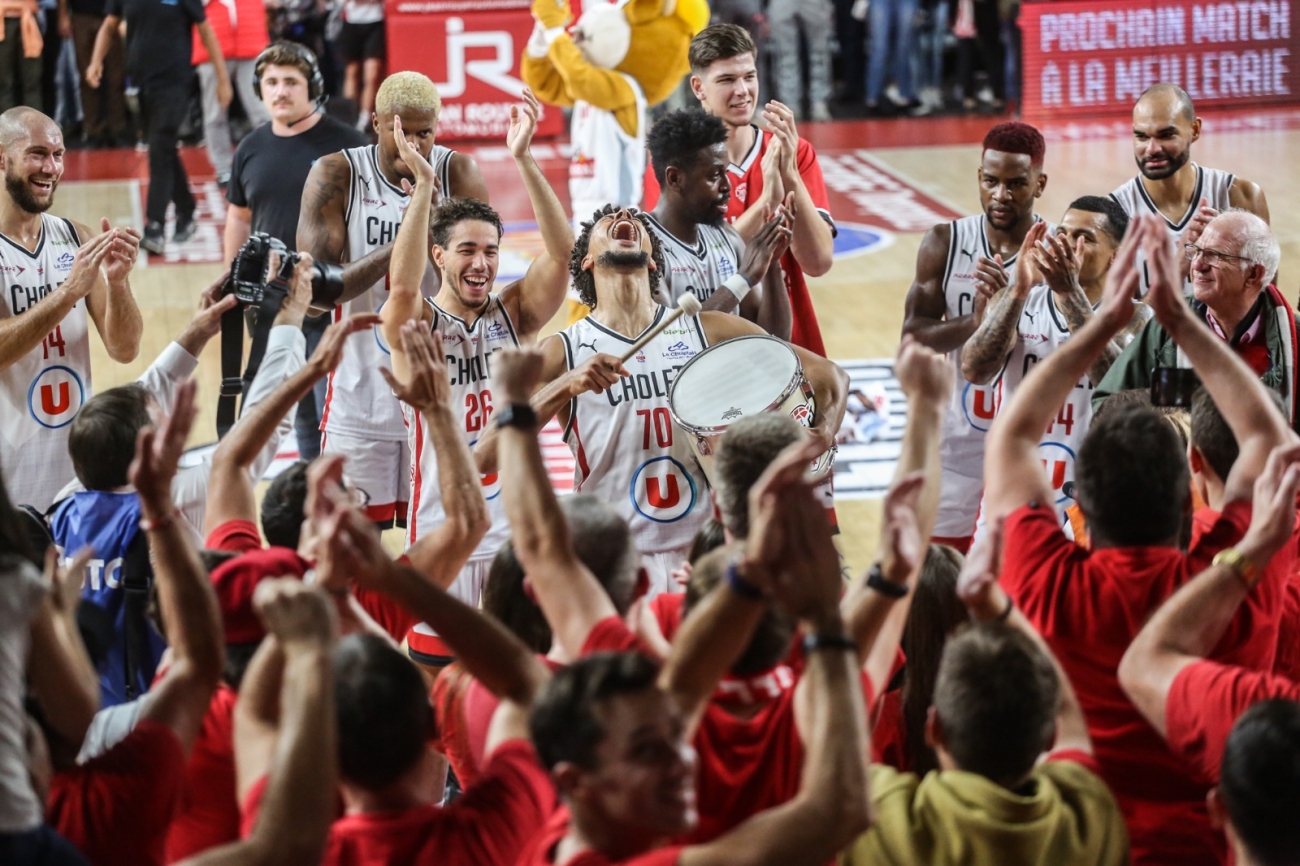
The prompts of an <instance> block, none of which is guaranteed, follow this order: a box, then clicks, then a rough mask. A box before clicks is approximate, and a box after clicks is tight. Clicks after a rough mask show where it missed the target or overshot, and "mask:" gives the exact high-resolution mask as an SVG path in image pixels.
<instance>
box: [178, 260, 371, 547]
mask: <svg viewBox="0 0 1300 866" xmlns="http://www.w3.org/2000/svg"><path fill="white" fill-rule="evenodd" d="M310 275H311V260H310V259H309V258H307V257H306V256H304V257H303V260H302V261H301V262H299V264H298V267H297V268H295V269H294V276H293V286H292V287H291V292H290V298H289V299H286V301H285V304H284V306H283V307H281V308H280V313H279V315H278V316H277V317H276V326H279V325H285V324H292V318H294V317H296V318H297V319H298V322H301V321H302V313H303V311H305V310H306V306H307V303H308V301H309V299H310V292H311V276H310ZM378 321H379V317H378V316H376V315H374V314H373V313H371V314H365V315H358V316H351V317H349V318H347V319H344V320H343V321H341V322H335V323H334V324H333V325H330V326H329V327H328V328H327V329H326V330H325V334H324V335H323V336H322V337H321V341H320V343H319V344H318V345H317V346H316V351H315V352H314V353H312V356H311V359H310V360H308V361H307V363H306V364H304V365H303V367H302V368H301V369H300V370H298V372H296V373H294V374H293V375H292V376H290V377H289V378H288V379H286V380H285V381H284V382H283V383H282V384H281V385H280V386H279V387H277V388H276V389H275V390H274V391H273V392H271V394H270V395H268V396H267V397H266V399H264V400H262V401H260V402H258V403H257V405H255V406H253V407H252V409H251V411H249V412H248V413H247V414H245V415H244V417H242V418H240V419H239V422H238V423H237V424H235V426H234V427H233V428H231V430H230V433H229V434H227V435H226V438H225V439H222V440H221V444H219V445H218V446H217V449H216V451H214V452H213V454H212V467H211V470H210V471H209V474H208V499H207V509H206V511H205V513H204V519H203V534H204V535H205V536H206V535H207V534H208V533H210V532H212V530H214V529H216V528H217V527H218V526H220V525H221V524H223V523H225V522H227V521H230V520H249V521H256V520H257V501H256V498H255V495H254V487H255V480H254V479H253V478H252V477H251V476H250V474H249V471H248V469H249V466H251V465H252V464H253V462H254V461H255V460H256V459H257V458H258V456H259V455H260V454H261V453H262V450H263V448H264V447H265V445H266V443H267V441H268V440H269V439H270V438H271V437H272V436H273V435H274V434H275V431H276V428H277V427H279V426H280V423H281V422H282V421H283V420H284V419H285V417H286V416H288V414H289V413H290V412H291V411H292V410H293V407H294V406H295V405H297V403H298V401H299V400H301V399H302V398H303V397H305V396H306V395H307V393H308V392H310V391H311V389H312V387H313V386H314V385H315V384H316V382H318V381H319V380H320V378H321V377H322V376H324V375H326V374H328V373H329V371H330V370H333V369H334V368H335V367H336V366H338V363H339V361H340V360H342V358H343V348H344V346H345V345H346V343H347V338H348V337H349V336H351V335H352V334H355V333H356V332H358V331H361V330H364V329H366V328H369V327H372V326H374V325H375V324H377V323H378ZM259 374H260V371H259Z"/></svg>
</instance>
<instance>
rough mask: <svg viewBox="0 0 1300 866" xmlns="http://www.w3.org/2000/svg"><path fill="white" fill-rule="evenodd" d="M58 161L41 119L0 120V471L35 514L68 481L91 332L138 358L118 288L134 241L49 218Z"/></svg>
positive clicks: (127, 298) (124, 294)
mask: <svg viewBox="0 0 1300 866" xmlns="http://www.w3.org/2000/svg"><path fill="white" fill-rule="evenodd" d="M63 154H64V147H63V134H62V133H61V132H60V131H59V127H58V125H57V124H56V123H55V122H54V121H53V120H51V119H50V118H48V117H46V116H45V115H44V114H41V113H40V112H39V111H36V110H35V109H33V108H23V107H19V108H11V109H10V110H8V111H6V112H5V113H4V114H0V168H2V169H3V171H4V180H5V189H4V193H3V194H2V195H0V284H2V285H3V292H2V293H0V471H3V473H4V480H5V484H6V485H7V486H8V489H9V496H10V498H11V499H12V500H13V501H14V502H15V503H22V504H27V505H31V506H34V507H35V508H37V509H39V510H41V511H44V510H46V509H47V508H49V507H50V505H51V504H52V503H53V501H54V496H55V494H57V493H58V492H59V490H60V489H61V488H62V487H63V486H64V485H65V484H67V483H68V482H69V481H72V480H73V479H74V478H75V477H76V473H75V472H74V471H73V468H72V459H71V458H70V457H69V456H68V428H69V425H70V424H71V423H72V419H73V418H75V417H76V415H77V412H78V411H79V410H80V409H81V407H82V405H83V404H84V403H85V402H86V401H87V400H88V399H90V394H91V390H90V389H91V381H90V337H89V325H90V323H91V322H93V323H94V325H95V330H97V331H98V332H99V336H100V338H101V339H103V341H104V347H105V348H106V349H107V350H108V356H109V357H110V358H112V359H113V360H114V361H117V362H119V363H128V362H130V361H133V360H135V356H136V353H137V352H138V351H139V350H140V332H141V328H142V325H141V320H140V311H139V309H137V307H136V304H135V298H134V297H133V296H132V294H131V285H130V283H129V282H128V279H127V278H128V275H129V274H130V273H131V268H132V267H133V266H134V265H135V260H136V256H137V255H138V254H139V247H140V235H139V233H137V232H136V231H135V230H133V229H128V228H116V229H110V228H109V225H108V220H103V221H101V224H100V229H101V233H100V234H99V235H97V236H96V235H95V234H94V232H92V231H91V230H90V229H89V228H88V227H86V226H84V225H81V224H80V223H75V222H73V221H72V220H67V219H62V218H60V217H55V216H51V215H49V214H48V213H46V211H47V210H49V208H50V206H51V205H53V204H54V193H55V190H57V189H58V186H59V179H60V178H61V177H62V176H63Z"/></svg>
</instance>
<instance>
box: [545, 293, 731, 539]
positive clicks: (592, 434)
mask: <svg viewBox="0 0 1300 866" xmlns="http://www.w3.org/2000/svg"><path fill="white" fill-rule="evenodd" d="M598 313H599V311H597V313H596V314H593V315H591V316H588V317H587V318H585V319H582V320H581V321H579V322H577V323H576V324H574V325H571V326H569V327H568V328H566V329H565V330H563V331H561V332H560V337H561V338H562V339H563V340H564V352H565V359H566V361H567V362H568V365H569V369H573V368H574V367H576V366H578V365H579V364H581V363H582V362H583V361H585V360H587V359H588V358H590V357H591V356H592V355H595V354H596V353H598V352H607V353H609V354H611V355H615V356H618V355H622V354H623V353H624V352H626V351H627V350H628V348H629V347H630V346H631V345H632V344H633V343H635V342H636V339H637V337H626V336H624V335H622V334H617V333H615V332H614V331H611V330H609V329H608V328H606V327H605V326H603V325H601V324H600V323H599V322H598V321H596V320H595V315H597V314H598ZM665 315H667V311H666V310H664V309H662V308H660V309H659V310H658V311H657V312H656V313H655V318H654V322H653V323H652V324H651V327H654V325H655V324H658V323H659V321H660V320H661V319H663V317H664V316H665ZM637 336H639V335H637ZM707 347H708V341H707V340H706V339H705V337H704V329H703V328H702V327H701V326H700V320H699V318H698V317H696V316H691V317H689V318H688V317H686V316H682V317H681V318H679V319H678V320H677V321H675V322H673V323H672V324H671V325H669V326H668V327H667V328H665V329H664V330H663V331H662V332H660V333H659V334H657V335H656V336H655V338H654V339H653V340H651V341H650V342H649V343H647V344H646V345H645V346H644V347H643V348H642V349H641V351H639V352H637V354H636V355H635V356H634V357H632V358H631V359H630V360H629V361H628V362H627V363H626V364H625V365H624V366H626V367H627V369H628V372H629V373H630V374H631V375H629V376H625V377H623V378H622V379H620V380H619V381H618V383H617V384H615V385H614V386H613V387H612V388H608V389H606V391H605V393H603V394H595V393H592V392H587V393H585V394H583V395H582V396H580V397H578V398H577V399H575V400H573V401H572V402H571V403H570V404H569V412H570V414H569V423H568V426H566V427H565V429H564V439H565V441H566V442H567V443H568V444H569V448H570V449H572V450H573V454H574V457H575V458H576V466H575V469H574V484H573V490H574V492H575V493H594V494H595V495H597V496H599V497H600V498H601V499H603V500H604V501H606V502H608V503H609V504H610V505H611V506H613V507H614V508H615V509H616V510H617V511H618V513H619V514H621V515H622V516H623V517H624V518H625V519H626V520H627V522H628V525H629V526H631V528H632V538H633V539H634V540H635V541H636V544H637V547H638V548H639V549H640V550H641V552H642V553H654V552H658V551H667V550H677V549H680V548H683V547H686V546H687V545H689V544H690V543H691V541H692V540H693V539H694V538H695V533H696V531H698V530H699V528H700V526H701V525H703V523H704V521H706V520H707V519H708V517H709V513H710V504H709V493H708V487H707V486H706V482H705V480H704V476H703V475H702V474H700V470H699V467H698V466H697V465H696V463H695V457H694V455H693V452H692V451H691V446H690V443H689V442H688V441H687V437H686V434H684V433H682V431H680V430H677V429H675V428H674V425H673V420H672V415H671V414H670V413H669V411H668V391H669V389H670V388H671V387H672V384H673V380H674V379H675V378H676V376H677V373H678V372H679V371H680V370H681V368H682V367H683V366H684V365H685V364H686V362H687V361H689V360H690V359H691V358H693V357H695V356H696V355H697V354H699V353H700V352H701V351H703V350H704V349H705V348H707Z"/></svg>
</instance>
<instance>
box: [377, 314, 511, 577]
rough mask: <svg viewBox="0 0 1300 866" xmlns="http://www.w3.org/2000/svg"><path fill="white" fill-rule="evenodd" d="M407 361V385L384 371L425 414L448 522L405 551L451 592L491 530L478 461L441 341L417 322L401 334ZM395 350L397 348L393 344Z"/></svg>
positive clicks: (400, 393) (399, 394)
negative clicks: (456, 407) (454, 398)
mask: <svg viewBox="0 0 1300 866" xmlns="http://www.w3.org/2000/svg"><path fill="white" fill-rule="evenodd" d="M400 339H401V346H402V352H403V354H404V355H405V356H406V360H407V381H406V382H405V383H402V382H398V381H397V378H396V376H394V375H393V374H392V373H390V372H388V371H387V370H383V369H381V372H382V373H383V375H384V379H385V380H386V381H387V382H388V384H389V386H390V387H391V388H392V389H393V393H394V394H396V395H397V398H398V399H399V400H401V401H402V402H403V403H406V404H408V405H409V406H410V407H411V408H412V409H414V410H415V411H417V412H419V413H420V418H421V419H422V420H423V422H424V425H425V428H426V429H427V430H428V431H429V441H430V442H431V444H432V445H433V454H434V459H435V460H436V461H437V465H438V489H439V490H440V491H441V493H442V503H443V507H444V508H445V509H446V516H445V517H444V519H443V521H442V523H441V524H439V525H438V526H436V527H434V528H433V530H432V531H430V532H425V533H423V534H422V535H421V536H420V539H419V541H417V542H416V543H415V544H413V545H412V546H411V547H410V549H408V550H407V551H406V556H407V558H408V559H409V560H410V562H411V565H412V566H413V567H414V568H415V569H416V570H417V571H419V572H421V573H422V574H424V575H425V576H426V577H427V578H428V579H429V580H432V581H433V582H434V583H436V584H437V585H438V586H440V587H442V588H443V589H446V588H447V587H449V586H451V585H452V584H453V583H454V582H455V581H456V576H457V575H458V574H460V570H461V568H462V567H464V565H465V561H466V560H468V559H469V557H470V554H472V553H473V552H474V549H475V548H476V547H478V543H479V542H480V541H482V540H483V536H484V535H485V534H487V531H488V529H489V528H491V526H492V517H491V515H489V514H488V509H487V500H485V499H484V498H483V485H482V483H481V481H480V480H479V474H478V467H477V466H476V465H475V464H474V456H473V455H472V454H471V453H470V450H469V445H468V443H466V442H465V432H464V427H463V425H462V424H461V419H460V418H459V417H457V415H456V414H455V412H454V411H453V409H452V406H451V385H450V384H449V382H450V379H449V378H448V376H447V361H446V354H445V353H444V352H443V348H442V339H441V338H440V337H439V336H438V335H437V334H431V333H430V332H429V330H428V328H425V327H423V326H422V325H420V324H418V323H416V322H407V323H406V324H405V325H404V326H403V327H402V331H401V334H400ZM394 345H395V344H394Z"/></svg>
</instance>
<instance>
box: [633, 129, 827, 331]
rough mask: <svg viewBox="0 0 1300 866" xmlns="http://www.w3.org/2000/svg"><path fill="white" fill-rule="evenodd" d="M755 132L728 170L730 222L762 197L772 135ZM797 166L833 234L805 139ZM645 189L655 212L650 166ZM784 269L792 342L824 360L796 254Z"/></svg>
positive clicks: (783, 261)
mask: <svg viewBox="0 0 1300 866" xmlns="http://www.w3.org/2000/svg"><path fill="white" fill-rule="evenodd" d="M754 133H755V135H754V144H753V146H752V147H750V149H749V153H747V154H745V158H744V159H743V160H741V162H740V165H736V164H735V163H732V164H731V165H729V166H728V167H727V179H728V180H730V181H731V201H730V202H729V203H728V205H727V221H728V222H735V221H736V218H737V217H739V216H740V215H741V214H743V213H744V212H745V211H747V210H749V208H750V206H751V205H753V204H755V203H757V202H758V200H759V199H760V198H762V197H763V154H764V153H766V152H767V143H768V141H769V140H770V139H771V137H772V133H770V132H764V131H763V130H761V129H759V128H758V127H757V126H755V127H754ZM795 164H796V167H797V168H798V170H799V177H800V178H802V179H803V185H804V186H805V187H806V188H807V189H808V196H809V197H810V198H811V199H812V203H813V206H814V207H815V208H817V216H818V217H819V218H821V219H824V220H826V222H828V223H829V224H830V226H831V231H834V230H835V222H834V221H833V220H832V219H831V211H830V199H829V197H828V196H827V195H826V180H825V178H823V177H822V167H821V164H820V163H818V162H817V151H816V149H814V148H813V146H812V144H810V143H809V142H808V141H807V140H806V139H803V138H801V139H799V147H798V150H797V152H796V154H795ZM644 187H645V190H644V200H645V209H646V210H647V211H649V210H653V209H654V206H655V205H656V204H657V203H658V202H659V183H658V181H656V180H655V176H654V170H653V168H652V167H651V166H650V165H649V164H648V163H647V165H646V178H645V185H644ZM812 217H813V214H808V215H807V218H812ZM800 218H801V219H802V218H804V217H803V216H801V217H800ZM781 270H782V271H783V272H784V274H785V287H786V290H787V291H788V292H789V293H790V312H791V314H792V317H793V325H792V328H791V332H790V342H791V343H794V344H795V345H796V346H802V347H803V348H805V349H807V350H808V351H810V352H814V353H816V354H818V355H821V356H822V357H825V356H826V345H825V343H823V342H822V332H821V328H820V327H819V326H818V324H817V311H816V310H814V309H813V302H812V295H811V294H810V293H809V292H808V282H807V280H805V279H804V275H803V268H801V267H799V262H798V261H796V260H795V257H794V253H793V252H790V251H787V252H786V254H785V255H784V256H782V257H781Z"/></svg>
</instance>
